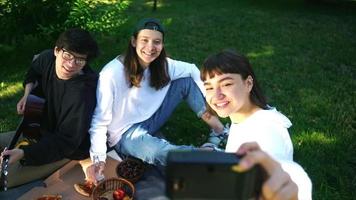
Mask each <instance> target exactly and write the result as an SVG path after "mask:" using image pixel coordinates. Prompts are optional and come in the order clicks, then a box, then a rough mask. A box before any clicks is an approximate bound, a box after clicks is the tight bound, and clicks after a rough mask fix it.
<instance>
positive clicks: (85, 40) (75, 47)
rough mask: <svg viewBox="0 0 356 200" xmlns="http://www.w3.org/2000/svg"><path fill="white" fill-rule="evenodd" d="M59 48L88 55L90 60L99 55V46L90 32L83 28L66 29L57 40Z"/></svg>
mask: <svg viewBox="0 0 356 200" xmlns="http://www.w3.org/2000/svg"><path fill="white" fill-rule="evenodd" d="M56 46H57V47H58V48H60V49H61V48H65V49H66V50H69V51H72V52H74V53H78V54H83V55H87V60H88V61H90V60H92V59H93V58H95V57H97V56H98V55H99V47H98V44H97V43H96V41H95V40H94V38H93V37H92V36H91V35H90V33H89V32H88V31H86V30H83V29H81V28H71V29H68V30H66V31H64V32H63V33H62V34H61V35H60V36H59V38H58V39H57V41H56Z"/></svg>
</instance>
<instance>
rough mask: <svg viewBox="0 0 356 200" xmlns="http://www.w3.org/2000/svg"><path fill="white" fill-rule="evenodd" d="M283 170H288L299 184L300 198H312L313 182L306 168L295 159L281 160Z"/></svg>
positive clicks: (301, 199)
mask: <svg viewBox="0 0 356 200" xmlns="http://www.w3.org/2000/svg"><path fill="white" fill-rule="evenodd" d="M279 162H280V164H281V166H282V168H283V170H284V171H286V172H287V173H288V174H289V176H290V177H291V179H292V180H293V181H294V183H296V184H297V186H298V199H299V200H311V199H312V182H311V180H310V178H309V176H308V174H307V173H306V172H305V171H304V169H303V168H302V167H301V166H300V165H299V164H298V163H296V162H294V161H279Z"/></svg>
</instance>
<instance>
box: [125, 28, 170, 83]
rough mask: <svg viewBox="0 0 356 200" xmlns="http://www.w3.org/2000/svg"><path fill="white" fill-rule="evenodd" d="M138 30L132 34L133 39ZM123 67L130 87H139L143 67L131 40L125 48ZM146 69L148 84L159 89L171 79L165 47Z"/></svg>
mask: <svg viewBox="0 0 356 200" xmlns="http://www.w3.org/2000/svg"><path fill="white" fill-rule="evenodd" d="M138 34H139V32H136V33H134V34H133V37H134V38H135V40H136V39H137V36H138ZM124 68H125V75H126V80H127V81H128V82H129V84H130V87H132V86H135V87H140V83H141V80H142V78H143V71H144V68H143V67H142V66H141V65H140V63H139V58H138V55H137V53H136V49H135V47H133V46H132V44H131V40H130V41H129V45H128V47H127V50H126V54H125V57H124ZM148 69H149V70H150V75H151V77H150V80H149V81H150V86H151V87H153V88H155V89H156V90H159V89H161V88H163V87H164V86H166V85H167V84H168V83H169V81H170V80H171V79H170V77H169V74H168V63H167V54H166V51H165V48H164V47H163V48H162V51H161V53H160V55H159V56H158V57H157V58H156V59H155V60H154V61H152V62H151V63H150V65H149V67H148Z"/></svg>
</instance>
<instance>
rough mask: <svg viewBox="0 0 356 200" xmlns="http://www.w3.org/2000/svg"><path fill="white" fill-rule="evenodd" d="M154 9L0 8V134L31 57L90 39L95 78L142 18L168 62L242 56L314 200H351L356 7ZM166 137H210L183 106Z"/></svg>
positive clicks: (192, 0) (321, 3) (250, 3)
mask: <svg viewBox="0 0 356 200" xmlns="http://www.w3.org/2000/svg"><path fill="white" fill-rule="evenodd" d="M154 2H155V1H154V0H64V1H56V0H11V1H10V0H0V27H1V31H0V71H1V72H0V110H1V112H0V133H1V132H5V131H10V130H14V129H15V128H16V126H17V123H18V121H19V119H20V117H19V116H17V115H16V103H17V101H18V100H19V99H20V97H21V96H22V94H23V88H22V80H23V78H24V74H25V72H26V70H27V69H28V67H29V63H30V61H31V59H32V56H33V55H34V54H37V53H39V52H40V51H42V50H43V49H46V48H53V47H54V41H55V39H56V38H57V36H58V34H59V33H60V32H62V31H63V30H64V29H66V28H69V27H74V26H79V27H83V28H86V29H88V30H90V31H92V33H93V35H94V36H95V38H96V39H97V40H98V42H99V45H100V47H101V55H100V57H99V58H98V59H96V60H95V61H94V62H93V63H92V64H91V66H92V67H93V68H94V69H95V70H96V71H98V72H99V71H100V69H101V68H102V67H103V66H104V65H105V64H106V63H107V62H109V61H110V60H111V59H113V58H114V57H115V56H117V55H118V54H120V53H122V52H123V51H124V50H125V49H126V46H127V42H128V39H129V37H130V34H131V33H132V29H133V27H134V25H135V24H136V22H137V21H138V20H139V19H141V18H143V17H157V18H159V19H161V21H162V22H163V24H164V25H165V27H166V30H167V32H166V37H165V47H166V49H167V51H168V53H169V55H170V56H171V57H172V58H175V59H178V60H183V61H187V62H192V63H196V64H197V66H200V65H201V63H202V62H203V60H204V59H205V58H206V57H207V56H208V55H209V54H211V53H215V52H217V51H219V50H222V49H226V48H232V49H235V50H237V51H238V52H240V53H243V54H245V55H247V57H248V58H249V59H250V60H251V63H252V65H253V67H254V69H255V72H256V74H257V77H258V79H259V81H260V84H261V85H262V88H263V90H264V92H265V93H266V95H267V97H268V99H269V104H270V105H272V106H276V107H277V109H278V110H280V111H281V112H282V113H284V114H285V115H286V116H288V117H289V118H290V119H291V121H292V123H293V126H292V128H291V129H290V134H291V137H292V140H293V144H294V148H295V156H294V157H295V160H296V161H297V162H299V163H300V164H301V165H302V166H303V167H304V168H305V170H306V171H307V173H308V174H309V176H310V178H311V179H312V182H313V199H316V200H318V199H320V200H321V199H356V197H355V196H356V154H355V153H356V152H355V151H356V136H355V133H356V131H355V129H356V122H355V121H356V114H355V113H356V109H355V108H356V1H354V0H349V1H348V0H345V1H343V0H269V1H264V0H203V1H202V0H157V4H156V5H155V4H154ZM147 103H149V102H147ZM228 121H229V120H228V119H224V122H228ZM162 132H164V133H165V134H166V136H167V137H168V138H169V139H170V140H171V141H174V142H175V143H178V144H193V145H201V144H202V143H203V142H204V141H205V140H206V139H207V136H208V135H207V134H208V132H209V130H208V128H207V127H206V126H205V125H204V123H202V122H201V121H199V120H198V119H197V118H196V117H195V116H194V114H193V113H192V112H191V111H190V110H189V108H188V107H187V106H186V105H182V106H180V107H179V108H178V109H177V112H176V113H175V114H174V116H173V118H172V119H171V120H170V121H169V123H168V124H167V125H166V126H165V127H164V128H163V130H162Z"/></svg>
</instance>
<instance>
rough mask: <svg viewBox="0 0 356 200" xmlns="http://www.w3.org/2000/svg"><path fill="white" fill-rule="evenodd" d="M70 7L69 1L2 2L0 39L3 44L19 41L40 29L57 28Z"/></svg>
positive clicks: (7, 0)
mask: <svg viewBox="0 0 356 200" xmlns="http://www.w3.org/2000/svg"><path fill="white" fill-rule="evenodd" d="M70 5H71V0H66V1H57V0H3V1H1V3H0V6H1V7H0V27H1V28H2V31H1V32H0V38H2V39H3V42H8V41H12V40H20V39H23V36H24V35H26V34H34V33H36V32H38V31H41V28H46V27H56V28H58V27H59V26H60V25H61V24H62V22H63V21H64V20H65V19H66V17H67V15H68V13H69V11H70V10H69V9H70V7H71V6H70ZM56 33H57V32H56ZM0 42H1V41H0Z"/></svg>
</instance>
